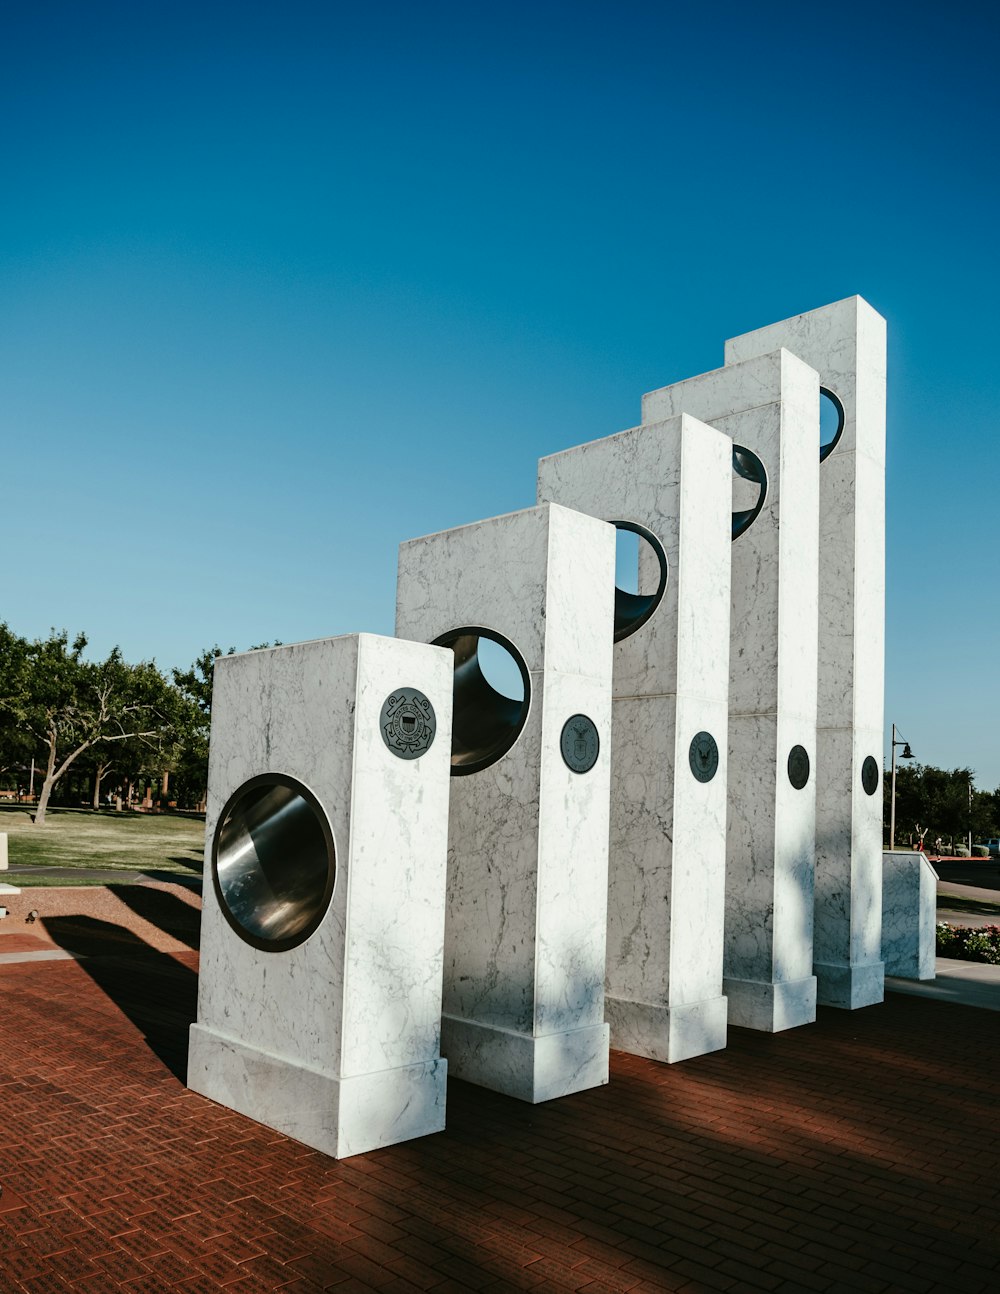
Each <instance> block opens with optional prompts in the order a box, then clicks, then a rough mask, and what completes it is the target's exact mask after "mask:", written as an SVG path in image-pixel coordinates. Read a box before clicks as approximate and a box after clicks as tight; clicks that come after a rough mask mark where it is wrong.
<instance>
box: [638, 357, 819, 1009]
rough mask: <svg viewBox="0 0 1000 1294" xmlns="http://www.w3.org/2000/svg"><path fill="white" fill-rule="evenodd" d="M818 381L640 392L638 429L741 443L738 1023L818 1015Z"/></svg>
mask: <svg viewBox="0 0 1000 1294" xmlns="http://www.w3.org/2000/svg"><path fill="white" fill-rule="evenodd" d="M818 387H819V381H818V378H817V375H816V373H815V371H814V370H813V369H811V368H809V367H808V366H807V365H806V364H804V363H803V362H802V361H801V360H799V359H797V358H796V357H795V356H794V355H791V354H789V352H787V351H781V350H779V351H773V352H772V353H770V354H768V355H764V356H761V357H760V358H758V359H753V360H749V361H748V362H746V363H744V364H736V365H733V366H730V367H727V368H723V369H718V370H716V371H715V372H712V373H706V374H703V375H702V376H700V377H695V378H691V379H690V380H689V381H685V382H678V383H676V384H675V385H672V386H668V387H663V388H662V389H660V390H658V391H653V392H650V393H649V394H647V395H646V396H644V397H643V402H642V420H643V423H644V424H645V423H656V422H661V421H662V420H663V419H665V418H669V417H675V416H677V415H678V414H680V413H689V414H692V415H693V416H694V417H696V418H699V419H701V420H702V421H704V422H707V423H710V424H711V426H712V427H715V428H717V429H718V430H720V431H724V432H725V433H726V434H727V436H729V437H730V438H731V440H732V451H733V466H734V468H735V471H736V478H735V480H736V484H735V489H734V512H733V523H732V529H733V543H732V607H731V638H730V676H729V777H728V783H729V784H728V801H729V803H728V828H727V867H726V929H725V959H724V962H725V976H724V981H723V988H724V992H725V994H726V996H727V997H728V999H729V1022H730V1023H731V1024H737V1025H743V1026H746V1027H749V1028H752V1029H762V1030H767V1031H772V1032H776V1031H778V1030H780V1029H788V1028H792V1027H794V1026H795V1025H800V1024H806V1023H808V1022H809V1021H811V1020H814V1019H815V1016H816V981H815V978H814V976H813V973H812V960H813V959H812V927H813V876H814V867H815V837H816V796H815V786H816V783H815V778H814V775H813V774H814V769H815V765H816V600H817V543H818V533H817V518H818V510H817V494H818V479H817V478H818V464H817V461H816V454H815V453H814V452H813V451H814V448H815V445H816V444H817V442H818V439H819V391H818Z"/></svg>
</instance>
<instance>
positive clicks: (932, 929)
mask: <svg viewBox="0 0 1000 1294" xmlns="http://www.w3.org/2000/svg"><path fill="white" fill-rule="evenodd" d="M937 882H938V875H937V872H936V871H935V870H934V868H933V867H932V866H931V865H930V863H929V862H928V861H927V859H926V858H925V857H924V855H923V854H922V853H921V852H920V851H919V850H916V849H907V850H893V851H892V852H889V851H888V850H887V851H886V852H885V853H883V855H882V957H883V959H884V961H885V973H886V975H895V976H897V977H898V978H899V979H917V980H923V979H933V978H934V974H935V971H934V960H935V951H934V950H935V944H936V939H937V935H936V921H937Z"/></svg>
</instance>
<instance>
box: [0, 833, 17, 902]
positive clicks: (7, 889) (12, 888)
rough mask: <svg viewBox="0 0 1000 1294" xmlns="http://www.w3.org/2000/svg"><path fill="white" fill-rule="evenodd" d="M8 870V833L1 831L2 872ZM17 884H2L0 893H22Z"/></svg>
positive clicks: (0, 854) (0, 867)
mask: <svg viewBox="0 0 1000 1294" xmlns="http://www.w3.org/2000/svg"><path fill="white" fill-rule="evenodd" d="M6 870H7V833H6V831H0V872H5V871H6ZM20 893H21V891H20V890H19V889H18V888H17V886H16V885H6V884H0V894H20Z"/></svg>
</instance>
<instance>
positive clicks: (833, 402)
mask: <svg viewBox="0 0 1000 1294" xmlns="http://www.w3.org/2000/svg"><path fill="white" fill-rule="evenodd" d="M846 421H847V415H846V413H845V412H844V406H843V405H842V404H841V402H840V397H839V396H838V395H837V394H836V393H835V392H834V391H830V390H828V389H827V388H826V387H825V386H821V387H820V389H819V461H820V462H821V463H822V461H823V459H824V458H827V457H828V456H829V455H830V454H832V453H833V451H834V450H835V449H836V448H837V442H838V441H839V440H840V438H841V436H842V435H843V434H844V423H845V422H846Z"/></svg>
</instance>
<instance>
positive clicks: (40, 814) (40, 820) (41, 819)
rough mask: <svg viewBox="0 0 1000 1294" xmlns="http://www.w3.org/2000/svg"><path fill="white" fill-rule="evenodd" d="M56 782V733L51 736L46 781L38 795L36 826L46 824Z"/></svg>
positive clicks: (46, 765)
mask: <svg viewBox="0 0 1000 1294" xmlns="http://www.w3.org/2000/svg"><path fill="white" fill-rule="evenodd" d="M55 784H56V736H55V733H52V735H51V736H50V737H49V757H48V760H47V761H46V764H45V781H44V782H42V790H41V794H40V795H39V797H38V807H37V808H36V809H35V821H34V825H35V826H36V827H44V826H45V810H46V809H47V808H48V807H49V796H50V795H51V794H52V788H53V786H55Z"/></svg>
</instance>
